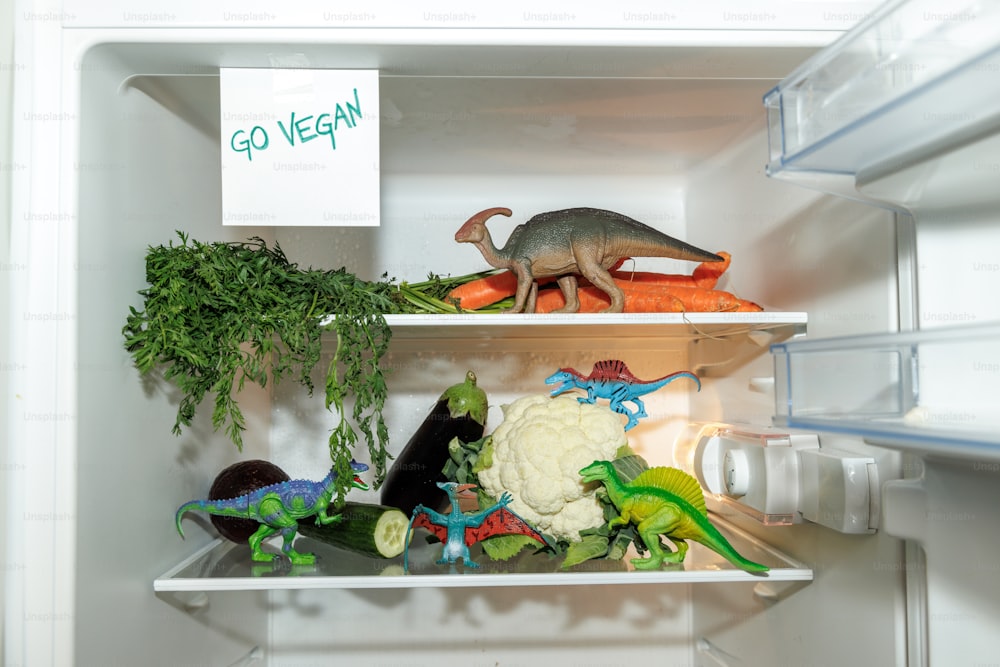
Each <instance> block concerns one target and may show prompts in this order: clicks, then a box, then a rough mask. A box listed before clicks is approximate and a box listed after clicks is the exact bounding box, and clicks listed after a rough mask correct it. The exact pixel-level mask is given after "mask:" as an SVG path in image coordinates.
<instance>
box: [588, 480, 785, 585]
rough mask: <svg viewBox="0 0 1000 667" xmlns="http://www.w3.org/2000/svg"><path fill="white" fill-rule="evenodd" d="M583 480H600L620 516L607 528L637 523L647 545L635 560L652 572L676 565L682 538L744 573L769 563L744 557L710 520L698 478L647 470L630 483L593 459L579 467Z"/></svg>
mask: <svg viewBox="0 0 1000 667" xmlns="http://www.w3.org/2000/svg"><path fill="white" fill-rule="evenodd" d="M580 475H581V477H582V478H583V481H584V482H601V483H603V484H604V488H605V489H607V492H608V498H609V499H610V500H611V502H612V504H614V506H615V507H616V508H617V509H618V512H619V514H620V516H618V517H615V518H614V519H612V520H611V521H610V522H609V523H608V527H609V528H614V527H615V526H623V525H626V524H629V523H633V524H635V525H636V529H637V530H638V532H639V536H640V537H641V538H642V541H643V542H644V543H645V545H646V548H647V549H649V557H648V558H633V559H632V565H634V566H635V567H636V569H639V570H654V569H656V568H659V567H660V566H661V565H662V564H663V563H680V562H683V560H684V555H685V554H686V553H687V550H688V545H687V543H686V542H685V540H694V541H695V542H698V543H700V544H704V545H705V546H706V547H708V548H709V549H711V550H712V551H714V552H716V553H718V554H719V555H720V556H723V557H724V558H725V559H726V560H728V561H729V562H731V563H732V564H733V565H736V566H737V567H739V568H741V569H743V570H746V571H747V572H766V571H767V570H768V568H767V566H765V565H761V564H760V563H755V562H753V561H751V560H747V559H746V558H744V557H743V556H741V555H740V554H739V553H737V552H736V549H734V548H733V545H731V544H730V543H729V541H728V540H727V539H726V538H725V537H723V535H722V533H720V532H719V530H718V529H717V528H716V527H715V526H713V525H712V524H711V522H709V520H708V511H707V510H706V508H705V494H704V492H703V491H702V490H701V486H700V485H699V484H698V481H697V480H696V479H695V478H694V477H692V476H691V475H688V474H687V473H686V472H684V471H682V470H678V469H677V468H669V467H666V466H660V467H655V468H649V469H648V470H645V471H644V472H642V473H640V474H639V476H638V477H636V478H635V479H633V480H632V481H631V482H629V483H627V484H626V483H624V482H622V480H621V478H620V477H619V476H618V473H617V472H616V471H615V468H614V465H612V463H611V462H610V461H594V462H593V463H591V464H590V465H589V466H587V467H586V468H584V469H582V470H581V471H580ZM660 535H664V536H665V537H667V538H669V539H670V541H671V542H673V543H674V544H675V545H676V546H677V551H674V552H669V551H665V550H664V549H663V546H662V545H661V544H660Z"/></svg>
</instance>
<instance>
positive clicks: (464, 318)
mask: <svg viewBox="0 0 1000 667" xmlns="http://www.w3.org/2000/svg"><path fill="white" fill-rule="evenodd" d="M385 319H386V323H387V324H389V326H390V327H392V331H393V338H394V339H396V338H399V339H411V340H412V339H420V340H423V339H436V340H440V339H463V340H470V339H484V338H486V339H491V340H512V339H525V338H531V339H546V338H547V339H551V340H557V341H558V340H562V339H565V338H577V339H587V338H616V337H622V338H625V337H627V338H662V339H678V338H681V339H689V340H693V339H698V338H708V337H711V338H720V337H723V338H724V337H733V336H741V337H742V336H747V335H750V334H753V333H755V332H767V333H769V334H771V335H772V336H773V337H774V338H775V339H785V338H788V337H790V336H793V335H795V334H799V333H803V332H804V331H805V326H806V323H807V321H808V316H807V314H806V313H804V312H768V311H761V312H750V313H650V314H645V313H595V314H582V313H573V314H557V313H547V314H515V313H508V314H476V313H470V314H462V315H387V316H386V318H385Z"/></svg>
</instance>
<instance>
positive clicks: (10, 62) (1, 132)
mask: <svg viewBox="0 0 1000 667" xmlns="http://www.w3.org/2000/svg"><path fill="white" fill-rule="evenodd" d="M17 68H18V65H17V61H15V60H14V7H13V5H12V4H7V5H5V7H4V8H3V9H2V10H0V100H3V102H2V103H0V313H3V314H4V317H5V318H6V317H9V316H11V311H10V279H9V274H10V272H11V271H14V270H16V267H15V266H14V264H13V262H12V261H11V256H10V227H11V217H10V215H11V207H10V192H11V181H12V174H13V173H14V172H15V171H16V164H15V162H14V160H13V151H12V150H11V124H12V123H11V121H12V120H13V119H12V113H13V110H14V103H13V95H12V94H11V93H12V92H13V88H14V87H13V78H14V71H15V70H16V69H17ZM0 346H2V347H0V396H6V395H7V392H8V386H9V381H8V377H7V376H8V374H9V373H10V371H11V370H12V367H13V363H14V360H13V359H12V357H11V349H10V347H9V337H7V336H5V337H4V341H3V342H0ZM9 418H10V415H9V412H8V402H7V401H6V400H3V401H0V424H6V423H7V421H8V419H9ZM9 447H10V444H9V442H8V439H7V432H6V431H4V432H3V434H2V435H0V472H2V476H3V480H4V486H5V487H6V486H7V484H8V483H9V479H8V473H9V472H10V470H11V467H10V466H11V465H12V463H11V462H12V461H13V460H14V459H12V458H11V457H10V455H9V454H8V449H9ZM0 516H3V517H6V516H7V503H6V495H5V494H0ZM6 526H7V521H6V520H4V521H0V554H3V555H2V556H0V563H2V564H3V567H2V568H0V597H3V595H4V592H5V588H6V581H7V577H8V576H12V575H10V574H8V573H10V572H16V571H17V569H18V568H19V567H20V566H18V565H16V564H15V563H14V562H12V561H11V560H10V559H8V558H7V528H6ZM4 625H5V619H4V611H3V609H0V628H2V627H3V626H4ZM3 642H4V639H3V637H2V636H0V655H2V654H3Z"/></svg>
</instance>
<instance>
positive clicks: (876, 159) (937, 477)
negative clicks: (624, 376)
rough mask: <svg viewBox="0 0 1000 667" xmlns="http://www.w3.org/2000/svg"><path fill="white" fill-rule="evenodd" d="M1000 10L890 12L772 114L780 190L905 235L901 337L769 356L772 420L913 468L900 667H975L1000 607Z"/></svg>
mask: <svg viewBox="0 0 1000 667" xmlns="http://www.w3.org/2000/svg"><path fill="white" fill-rule="evenodd" d="M998 14H1000V5H998V4H997V3H994V2H989V3H960V4H959V5H956V6H955V7H950V8H949V11H948V12H941V11H939V8H937V7H935V6H933V3H926V2H919V1H911V2H896V3H887V4H886V5H884V6H883V8H882V9H880V10H879V11H878V12H876V14H875V15H874V16H873V17H872V18H871V19H870V20H869V21H866V22H865V23H863V24H862V25H860V26H858V28H857V29H855V30H854V31H852V32H851V33H849V34H847V35H845V36H844V37H843V38H842V39H841V40H839V41H838V42H837V43H835V44H833V45H831V46H830V47H829V48H828V49H826V50H824V51H822V52H821V53H819V54H817V55H816V56H815V57H814V58H812V59H810V60H809V61H807V62H806V63H804V64H803V66H802V67H801V68H799V70H797V71H796V72H794V73H793V74H792V75H790V76H789V77H788V78H787V79H786V80H785V81H783V82H782V83H781V84H779V85H778V86H777V87H775V89H774V90H773V91H772V92H771V93H770V94H769V95H768V97H767V98H766V102H767V105H768V107H769V117H770V123H769V124H770V128H771V162H770V163H769V172H770V174H771V175H772V176H775V177H777V178H781V179H787V180H790V181H792V182H798V183H802V184H805V185H808V186H810V187H815V188H819V189H822V190H825V191H828V192H833V193H836V194H839V195H843V196H846V197H851V198H855V199H860V200H862V201H868V202H871V203H874V204H876V205H878V206H882V207H887V208H891V209H893V210H896V211H899V212H900V213H902V214H905V215H906V216H907V217H908V219H910V220H912V221H913V222H912V230H911V233H910V234H909V235H908V238H907V239H906V240H905V241H904V242H903V243H901V245H900V250H901V256H900V266H901V267H906V271H907V274H908V275H907V278H906V280H907V281H908V282H910V284H911V285H912V288H913V289H912V294H911V295H910V298H909V308H908V311H909V313H910V317H909V318H907V319H908V321H907V320H901V324H903V325H906V326H901V331H900V332H899V333H897V334H890V335H874V336H856V337H845V338H832V339H828V340H808V341H802V342H801V344H800V343H798V342H792V343H789V344H788V345H784V344H781V345H777V346H775V347H774V349H773V351H774V354H775V365H776V372H775V379H776V382H777V385H778V387H777V391H776V396H775V398H776V401H777V404H776V406H777V409H776V413H777V420H778V421H779V422H780V423H783V424H786V425H789V426H798V427H801V428H810V429H820V430H823V431H829V432H836V433H847V434H852V435H855V436H861V437H863V438H864V439H865V440H866V441H868V442H870V443H873V444H876V445H880V446H886V447H890V448H893V449H898V450H901V451H903V452H907V454H906V456H907V458H905V459H904V464H903V468H902V473H903V477H904V479H902V480H892V481H889V482H887V483H886V484H885V486H884V492H883V493H884V498H883V503H882V506H883V519H884V528H885V531H886V532H887V533H889V534H890V535H893V536H895V537H899V538H901V539H904V540H906V541H907V542H906V549H907V558H906V561H905V565H904V569H903V572H902V575H903V576H905V578H906V580H907V619H908V621H907V635H908V641H907V643H908V656H909V657H908V661H909V664H939V663H942V662H947V663H949V664H951V663H955V664H976V663H980V662H989V661H990V660H992V659H993V655H994V653H995V651H994V649H993V648H992V647H993V644H994V643H995V642H993V641H992V640H991V639H990V638H989V637H990V634H991V632H992V631H991V630H990V628H991V627H993V626H994V625H995V624H996V621H997V618H998V615H997V609H996V604H995V601H996V599H997V597H998V595H1000V588H998V585H997V579H996V577H993V576H991V575H990V574H989V571H990V569H991V567H990V566H988V565H984V561H983V556H982V555H983V554H984V553H989V552H990V551H991V550H993V549H995V548H996V547H997V535H998V532H997V527H998V523H997V522H998V518H997V514H996V512H994V511H993V510H992V509H991V508H992V506H993V505H994V504H995V501H996V499H997V497H998V495H997V481H998V477H997V474H998V472H1000V471H998V463H997V462H998V461H1000V438H998V436H997V428H996V426H997V424H996V407H995V401H994V400H993V397H994V396H995V395H996V393H997V390H998V379H1000V372H998V371H1000V364H998V363H997V361H998V355H1000V347H998V344H997V340H998V334H997V327H998V321H1000V310H998V309H997V303H996V299H995V298H993V295H994V294H995V293H996V290H997V288H998V287H1000V281H998V271H997V270H996V269H995V263H994V262H993V260H992V259H991V253H992V248H994V247H996V246H997V243H998V241H1000V225H998V224H997V218H996V210H997V205H998V204H1000V201H998V191H997V188H996V187H995V185H996V183H995V180H996V179H995V172H996V169H994V166H995V164H996V159H995V156H996V149H997V145H998V142H1000V97H998V96H997V95H996V92H995V91H996V83H997V74H998V72H1000V42H998V40H997V36H996V30H995V28H994V26H995V24H996V20H997V17H998Z"/></svg>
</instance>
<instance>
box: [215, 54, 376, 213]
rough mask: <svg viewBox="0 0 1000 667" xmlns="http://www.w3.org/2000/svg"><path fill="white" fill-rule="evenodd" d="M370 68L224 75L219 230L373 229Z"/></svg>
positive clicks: (373, 141)
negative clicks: (250, 227)
mask: <svg viewBox="0 0 1000 667" xmlns="http://www.w3.org/2000/svg"><path fill="white" fill-rule="evenodd" d="M378 84H379V81H378V72H377V71H376V70H317V69H234V68H223V69H222V72H221V80H220V99H221V114H222V125H221V127H222V131H221V141H222V223H223V224H224V225H254V226H289V225H301V226H376V225H378V224H379V97H378V94H379V90H378Z"/></svg>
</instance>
